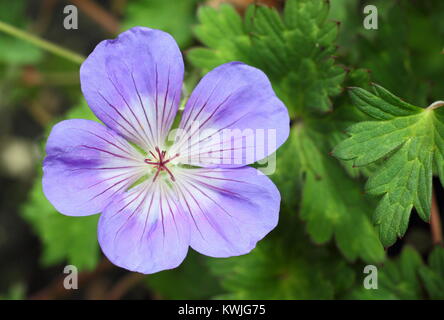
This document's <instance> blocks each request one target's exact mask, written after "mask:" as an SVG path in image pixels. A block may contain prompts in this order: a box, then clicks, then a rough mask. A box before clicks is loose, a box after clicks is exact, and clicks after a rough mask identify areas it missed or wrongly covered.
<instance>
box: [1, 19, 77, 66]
mask: <svg viewBox="0 0 444 320" xmlns="http://www.w3.org/2000/svg"><path fill="white" fill-rule="evenodd" d="M0 31H3V32H5V33H7V34H9V35H11V36H14V37H16V38H19V39H22V40H25V41H28V42H30V43H32V44H34V45H36V46H37V47H39V48H42V49H44V50H46V51H48V52H51V53H53V54H55V55H57V56H60V57H63V58H65V59H68V60H70V61H72V62H74V63H77V64H82V62H83V61H84V60H85V57H83V56H81V55H79V54H77V53H75V52H72V51H71V50H68V49H65V48H62V47H60V46H58V45H56V44H53V43H51V42H49V41H46V40H44V39H41V38H39V37H36V36H34V35H32V34H29V33H27V32H25V31H22V30H20V29H18V28H16V27H13V26H11V25H10V24H7V23H5V22H2V21H0ZM6 50H7V49H6Z"/></svg>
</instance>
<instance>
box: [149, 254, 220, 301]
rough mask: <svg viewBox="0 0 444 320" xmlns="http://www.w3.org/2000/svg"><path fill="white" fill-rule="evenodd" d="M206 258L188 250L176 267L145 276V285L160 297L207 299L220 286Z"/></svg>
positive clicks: (215, 292)
mask: <svg viewBox="0 0 444 320" xmlns="http://www.w3.org/2000/svg"><path fill="white" fill-rule="evenodd" d="M208 259H210V258H208V257H205V256H203V255H201V254H199V253H196V252H194V251H192V250H190V251H189V252H188V255H187V258H186V259H185V261H184V262H183V263H182V264H181V265H180V266H179V267H178V268H176V269H173V270H165V271H162V272H159V273H156V274H152V275H149V276H147V277H146V283H147V286H148V287H149V288H150V289H151V290H153V291H154V293H155V295H157V296H159V297H160V298H162V299H175V300H176V299H179V300H180V299H186V300H189V299H191V300H194V299H209V298H211V297H213V296H215V295H217V294H220V293H221V292H222V288H220V285H219V283H218V281H217V279H216V278H215V276H214V275H212V274H211V273H210V272H209V268H208V265H207V261H208Z"/></svg>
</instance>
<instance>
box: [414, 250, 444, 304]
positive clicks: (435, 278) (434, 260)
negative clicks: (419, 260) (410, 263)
mask: <svg viewBox="0 0 444 320" xmlns="http://www.w3.org/2000/svg"><path fill="white" fill-rule="evenodd" d="M428 263H429V265H428V266H421V267H420V269H419V275H420V277H421V279H422V281H423V283H424V287H425V288H426V290H427V292H428V295H429V297H430V298H431V299H436V300H443V299H444V248H442V247H439V246H437V247H436V248H435V249H434V250H433V251H432V253H431V254H430V255H429V259H428Z"/></svg>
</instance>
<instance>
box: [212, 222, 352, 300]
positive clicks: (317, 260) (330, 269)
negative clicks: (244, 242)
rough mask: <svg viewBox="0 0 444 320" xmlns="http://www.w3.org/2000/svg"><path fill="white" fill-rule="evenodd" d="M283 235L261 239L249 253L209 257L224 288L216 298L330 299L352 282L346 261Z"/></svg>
mask: <svg viewBox="0 0 444 320" xmlns="http://www.w3.org/2000/svg"><path fill="white" fill-rule="evenodd" d="M293 231H294V229H293ZM280 235H282V230H281V231H280ZM283 238H284V237H281V238H280V239H277V238H275V239H273V240H270V239H268V240H264V241H262V242H261V243H260V244H259V245H258V247H256V248H255V249H254V250H253V251H252V252H250V253H249V254H248V255H244V256H239V257H232V258H227V259H213V260H211V261H210V267H211V270H212V271H213V272H214V274H215V275H216V276H218V277H219V278H220V279H221V285H222V287H223V288H224V289H225V291H226V293H225V294H223V295H219V296H217V297H216V298H218V299H254V300H256V299H259V300H261V299H332V298H334V297H335V294H336V293H337V292H341V291H344V290H347V289H348V288H349V287H350V286H351V285H352V284H353V281H354V272H353V271H352V270H351V269H350V268H349V267H348V266H347V264H346V263H345V261H343V260H340V259H337V257H334V256H332V255H330V254H329V253H328V252H327V251H326V250H325V248H321V247H317V248H313V247H310V245H309V244H308V243H307V241H304V240H303V239H302V238H301V237H299V239H297V240H295V239H294V235H293V234H292V235H291V237H290V238H286V239H283Z"/></svg>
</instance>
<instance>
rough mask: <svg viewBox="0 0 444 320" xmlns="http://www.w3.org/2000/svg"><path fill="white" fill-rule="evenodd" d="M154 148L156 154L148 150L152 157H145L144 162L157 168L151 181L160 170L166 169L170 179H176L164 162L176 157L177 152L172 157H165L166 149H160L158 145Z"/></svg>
mask: <svg viewBox="0 0 444 320" xmlns="http://www.w3.org/2000/svg"><path fill="white" fill-rule="evenodd" d="M155 150H156V152H157V155H156V154H154V153H153V152H152V151H150V152H149V153H150V154H151V156H152V157H153V159H151V158H146V159H145V163H147V164H150V165H153V166H155V167H156V168H157V171H156V173H155V175H154V179H153V181H156V179H157V177H158V176H159V173H160V172H161V171H166V172H167V173H168V174H169V176H170V178H171V180H172V181H176V179H175V178H174V175H173V173H172V172H171V170H170V169H169V168H168V167H167V166H166V164H167V163H168V162H170V161H171V160H173V159H175V158H177V157H178V156H179V154H178V153H176V154H175V155H174V156H173V157H171V158H169V159H167V158H166V151H165V150H162V151H160V149H159V147H156V148H155Z"/></svg>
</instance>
